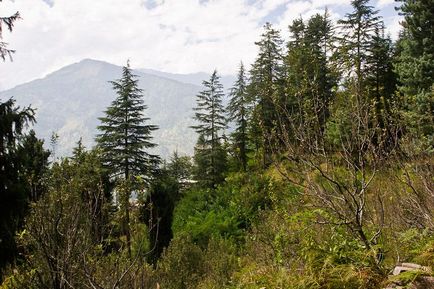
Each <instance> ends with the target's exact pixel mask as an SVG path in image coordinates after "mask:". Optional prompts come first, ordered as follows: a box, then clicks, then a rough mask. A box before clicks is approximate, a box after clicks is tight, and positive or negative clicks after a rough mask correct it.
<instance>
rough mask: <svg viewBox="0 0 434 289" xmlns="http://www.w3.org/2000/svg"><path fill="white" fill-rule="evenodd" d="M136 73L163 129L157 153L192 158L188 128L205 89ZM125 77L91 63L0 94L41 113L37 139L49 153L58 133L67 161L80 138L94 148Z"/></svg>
mask: <svg viewBox="0 0 434 289" xmlns="http://www.w3.org/2000/svg"><path fill="white" fill-rule="evenodd" d="M134 72H135V74H136V75H138V77H139V87H140V88H142V89H143V90H144V95H145V96H144V101H145V104H147V105H148V109H147V111H146V114H147V116H148V117H150V118H151V120H150V122H149V123H152V124H156V125H158V126H159V129H158V130H157V131H155V132H154V134H153V135H154V141H155V142H156V143H157V144H158V148H157V149H156V152H157V153H159V154H160V155H162V156H163V157H168V156H169V155H170V154H171V153H172V152H173V151H175V150H178V152H180V153H183V154H192V153H193V147H194V144H195V142H196V138H197V136H196V134H195V132H194V131H193V130H192V129H191V128H189V127H190V126H191V125H192V124H193V120H192V116H193V110H192V108H193V107H194V105H195V99H196V98H195V97H196V94H197V93H198V92H199V91H200V90H201V87H199V86H197V85H194V84H190V83H188V82H190V81H185V82H181V81H176V80H175V79H176V78H177V77H175V76H176V75H175V74H167V73H160V74H158V73H157V72H156V71H154V73H146V72H143V71H140V70H135V71H134ZM157 74H158V75H157ZM120 76H121V67H120V66H116V65H112V64H109V63H106V62H102V61H95V60H90V59H86V60H83V61H81V62H79V63H75V64H71V65H68V66H66V67H64V68H62V69H60V70H58V71H55V72H53V73H51V74H49V75H47V76H46V77H44V78H42V79H38V80H34V81H31V82H29V83H25V84H22V85H19V86H17V87H15V88H12V89H10V90H6V91H3V92H0V99H2V100H5V99H8V98H10V97H14V98H15V99H16V100H17V104H18V105H21V106H27V105H32V107H34V108H36V109H37V111H36V120H37V124H36V125H35V127H34V129H35V131H36V133H37V135H38V136H39V137H42V138H44V139H45V143H46V144H47V147H48V146H49V139H50V136H51V134H52V132H56V133H57V134H58V135H59V141H58V147H57V148H56V154H57V155H58V156H66V155H70V153H71V151H72V148H73V147H74V146H75V145H76V142H77V141H78V140H79V139H80V137H81V138H82V139H83V144H84V145H86V146H87V147H91V146H93V144H94V137H95V135H96V133H97V130H96V127H97V125H98V124H99V120H98V117H101V116H103V111H104V110H105V108H106V107H107V106H108V105H109V104H110V103H111V101H112V100H113V99H114V98H115V94H114V92H113V90H112V87H111V84H110V83H109V82H108V81H110V80H116V79H119V78H120ZM169 76H170V77H169ZM183 77H184V76H180V77H179V80H181V79H182V78H183ZM186 82H187V83H186Z"/></svg>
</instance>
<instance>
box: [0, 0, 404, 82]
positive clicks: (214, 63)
mask: <svg viewBox="0 0 434 289" xmlns="http://www.w3.org/2000/svg"><path fill="white" fill-rule="evenodd" d="M371 5H372V6H374V7H375V8H376V9H378V10H379V11H380V15H382V16H383V17H384V22H385V24H386V26H387V29H388V33H390V35H391V37H392V38H396V37H397V34H398V31H399V29H400V26H399V20H400V17H399V16H398V13H397V12H396V11H395V9H394V7H395V6H396V3H395V2H394V0H372V1H371ZM325 7H327V9H328V11H329V13H330V14H331V17H332V18H333V19H335V20H336V19H339V18H341V17H343V16H344V15H345V13H348V12H350V11H351V6H350V0H320V1H318V0H14V1H12V0H3V1H2V2H0V17H1V16H9V15H11V14H13V13H14V12H16V11H19V12H20V14H21V17H22V19H21V20H19V21H18V22H16V25H15V28H14V30H13V32H12V33H9V32H7V31H5V30H3V41H5V42H7V43H9V48H10V49H14V50H16V53H15V54H14V56H13V61H12V62H11V61H8V60H7V61H6V62H1V60H0V90H4V89H8V88H11V87H14V86H16V85H18V84H21V83H24V82H28V81H31V80H33V79H36V78H41V77H43V76H45V75H47V74H48V73H50V72H53V71H55V70H57V69H60V68H61V67H63V66H66V65H68V64H71V63H75V62H79V61H80V60H82V59H85V58H91V59H97V60H103V61H107V62H110V63H113V64H117V65H124V64H125V63H126V61H127V59H130V63H131V66H132V67H133V68H151V69H156V70H160V71H166V72H172V73H195V72H211V71H212V70H214V69H217V70H218V71H219V72H220V73H221V74H235V73H236V70H237V68H238V66H239V63H240V61H243V62H244V63H245V64H247V65H249V64H251V63H252V62H253V61H254V59H255V57H256V53H257V48H256V46H255V44H254V43H255V41H258V40H259V38H260V35H261V32H262V26H263V24H264V23H265V22H271V23H272V24H273V26H274V27H275V28H277V29H279V30H280V31H281V33H282V36H283V38H284V39H287V38H288V37H289V33H288V28H287V27H288V25H289V24H290V23H291V22H292V20H293V19H295V18H298V17H300V16H301V17H303V19H307V18H308V17H309V16H311V15H314V14H315V13H323V12H324V9H325Z"/></svg>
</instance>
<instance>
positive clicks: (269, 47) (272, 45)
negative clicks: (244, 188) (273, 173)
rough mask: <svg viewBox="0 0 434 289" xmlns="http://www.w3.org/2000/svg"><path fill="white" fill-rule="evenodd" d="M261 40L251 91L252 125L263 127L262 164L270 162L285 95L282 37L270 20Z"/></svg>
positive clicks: (261, 133) (253, 71) (253, 69)
mask: <svg viewBox="0 0 434 289" xmlns="http://www.w3.org/2000/svg"><path fill="white" fill-rule="evenodd" d="M264 30H265V31H264V33H263V34H262V36H261V40H260V41H258V42H256V43H255V44H256V45H257V46H258V48H259V54H258V57H257V58H256V60H255V62H254V64H253V66H252V69H251V71H250V75H251V77H250V85H249V91H250V92H249V93H250V95H251V97H252V98H253V100H254V101H255V102H256V106H255V108H254V110H255V111H254V112H253V115H254V116H255V118H253V119H252V121H253V123H252V126H253V127H255V128H259V129H260V137H261V140H260V141H259V142H258V141H257V143H260V145H261V148H262V150H263V152H262V163H263V166H268V165H269V164H270V163H271V153H272V148H271V143H272V142H273V135H274V134H275V132H276V131H275V130H276V126H277V116H276V106H279V105H281V103H282V102H284V101H285V100H282V95H283V92H282V91H283V80H284V76H283V65H282V64H283V56H282V43H283V41H282V39H281V37H280V33H279V31H278V30H275V29H274V28H273V27H272V26H271V24H270V23H266V24H265V25H264Z"/></svg>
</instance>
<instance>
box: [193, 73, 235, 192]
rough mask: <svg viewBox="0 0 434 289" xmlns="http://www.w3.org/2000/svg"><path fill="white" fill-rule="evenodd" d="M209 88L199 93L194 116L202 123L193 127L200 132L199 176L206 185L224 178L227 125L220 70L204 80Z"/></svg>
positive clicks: (197, 159) (196, 154)
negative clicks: (224, 140) (223, 143)
mask: <svg viewBox="0 0 434 289" xmlns="http://www.w3.org/2000/svg"><path fill="white" fill-rule="evenodd" d="M203 86H204V87H205V89H204V90H203V91H201V92H199V94H198V95H197V101H196V104H197V107H195V108H194V110H195V111H196V113H195V117H194V119H195V120H197V121H198V122H199V123H198V124H197V125H194V126H192V128H193V129H194V130H195V131H196V132H197V133H198V134H199V138H198V141H197V144H196V147H195V153H194V155H195V157H194V160H195V164H196V171H195V178H196V180H197V181H199V182H200V183H201V184H202V185H203V186H204V187H210V188H214V187H215V186H216V185H218V184H219V183H221V182H222V181H223V180H224V173H225V171H226V165H227V164H226V151H225V150H224V149H223V146H222V140H223V131H224V129H225V128H226V119H225V115H224V114H225V110H224V107H223V104H222V98H223V96H224V94H223V85H222V84H221V83H220V76H218V74H217V71H216V70H214V72H213V73H212V74H211V77H210V80H209V81H206V80H205V81H203Z"/></svg>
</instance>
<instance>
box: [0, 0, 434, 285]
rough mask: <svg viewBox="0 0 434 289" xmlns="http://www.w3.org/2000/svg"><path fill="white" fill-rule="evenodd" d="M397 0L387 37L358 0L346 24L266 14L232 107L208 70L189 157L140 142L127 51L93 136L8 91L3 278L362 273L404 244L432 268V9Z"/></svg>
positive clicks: (275, 277)
mask: <svg viewBox="0 0 434 289" xmlns="http://www.w3.org/2000/svg"><path fill="white" fill-rule="evenodd" d="M400 2H401V8H400V9H401V12H402V13H403V14H404V16H405V22H404V23H403V30H402V33H401V36H400V38H399V40H398V41H397V42H395V43H393V42H392V41H391V40H390V39H389V38H388V37H386V36H384V24H383V22H382V20H381V17H380V16H378V14H377V13H376V12H375V11H374V10H373V9H372V7H370V6H369V3H368V1H367V0H354V1H352V5H353V12H351V13H349V14H347V15H346V16H345V18H343V19H342V20H340V21H339V22H338V24H337V25H338V27H339V29H340V32H339V33H338V32H337V26H336V25H334V24H333V23H332V22H331V21H330V20H329V17H328V15H327V11H326V12H325V13H324V15H320V14H317V15H314V16H312V17H311V18H310V19H308V20H307V21H306V20H303V19H297V20H295V21H294V22H293V23H292V24H291V25H290V26H289V29H290V32H291V38H290V39H289V40H288V41H286V42H284V41H283V40H282V39H281V38H280V35H279V32H278V31H277V30H275V29H273V27H272V26H271V25H270V24H266V25H265V27H264V33H263V35H262V37H261V39H260V41H258V42H257V43H256V44H257V45H258V48H259V54H258V57H257V59H256V61H255V63H254V64H253V66H252V67H251V69H250V70H249V71H246V69H245V68H244V66H243V65H242V64H241V66H240V71H239V74H238V79H237V81H236V83H235V84H234V87H233V88H232V89H231V90H230V93H229V98H230V99H229V106H228V108H227V109H225V107H224V106H223V101H222V98H223V97H224V90H223V87H222V86H221V84H220V82H219V76H218V74H217V72H216V71H215V72H214V73H213V74H212V75H211V77H210V80H209V81H204V90H203V91H202V92H201V93H200V94H199V95H198V96H197V98H198V101H197V107H196V108H195V112H196V115H195V119H196V120H197V125H195V126H194V127H193V129H195V130H196V132H197V133H198V141H197V145H196V148H195V155H194V157H193V159H190V158H189V157H186V156H179V155H178V154H177V153H176V152H175V153H174V154H173V156H172V158H171V159H170V160H168V161H162V160H160V159H159V158H158V156H155V155H152V154H151V153H150V152H149V149H150V148H152V147H153V146H155V144H154V143H153V142H152V131H154V130H155V129H157V127H156V126H154V125H151V124H149V122H150V119H149V118H148V117H147V116H146V105H145V104H144V102H143V98H142V91H141V90H139V89H138V88H137V82H138V81H139V80H138V79H137V78H136V77H135V76H134V75H133V74H132V73H131V70H130V68H129V66H128V65H127V66H126V67H124V70H123V74H122V76H121V78H120V79H119V80H116V81H113V82H112V84H113V88H114V90H115V91H116V93H117V98H116V99H115V100H114V101H113V103H112V105H111V106H110V107H108V108H107V110H106V111H105V112H104V116H103V117H101V118H100V120H101V126H99V130H100V132H101V133H100V135H99V136H98V137H97V145H96V147H95V148H92V149H86V148H84V147H83V146H82V144H81V142H80V141H78V143H77V146H76V149H75V150H74V152H73V154H72V156H71V157H69V158H62V159H60V160H59V159H56V158H54V157H53V155H54V151H55V146H56V138H55V137H53V141H52V150H51V151H48V150H46V149H44V147H43V142H42V141H41V140H39V139H38V138H37V137H36V136H35V134H34V132H32V131H30V132H29V133H26V130H25V129H24V128H25V127H26V125H29V124H31V123H33V122H34V121H35V116H34V111H33V110H32V109H31V108H19V107H17V106H16V105H15V102H14V100H13V99H10V100H8V101H5V102H1V103H0V119H1V122H0V124H1V126H0V168H1V169H0V189H1V192H0V228H1V230H0V234H1V235H0V270H1V271H0V272H1V274H0V280H1V282H2V284H1V287H0V288H5V289H6V288H155V287H156V286H157V284H159V285H158V286H160V288H174V289H175V288H176V289H178V288H181V289H183V288H185V289H187V288H203V289H205V288H234V289H235V288H300V289H301V288H321V289H322V288H336V289H337V288H368V289H369V288H383V287H386V286H387V284H389V283H390V282H393V281H396V280H394V279H389V278H388V275H389V273H390V270H391V269H392V268H393V267H394V266H395V264H396V263H399V262H415V263H418V264H421V265H424V266H426V267H428V268H431V270H432V269H434V234H433V230H434V219H433V217H434V216H433V212H434V192H433V188H434V177H433V176H434V156H433V145H434V143H433V132H434V131H433V129H434V126H433V123H434V122H433V115H434V103H433V97H434V93H433V91H434V86H433V79H432V78H433V75H434V74H433V73H432V71H433V68H434V62H433V61H434V60H433V55H432V51H434V47H433V46H434V39H433V31H434V30H433V29H432V19H434V15H432V9H431V6H432V3H431V4H430V3H428V2H429V1H400ZM4 19H5V20H4ZM4 19H3V18H2V19H1V20H0V21H3V22H4V23H5V25H6V27H8V28H9V29H12V28H13V22H14V21H16V20H17V19H18V17H17V15H14V16H12V17H11V18H4ZM3 22H2V23H3ZM284 43H285V44H286V47H285V48H284V47H283V45H284ZM0 44H1V46H0V52H1V54H0V56H1V57H2V58H5V56H8V55H11V53H13V51H12V50H7V47H6V44H4V43H0ZM228 119H229V120H230V121H231V126H232V127H233V128H234V129H233V130H232V132H231V133H230V134H229V135H226V134H225V131H226V128H227V120H228ZM50 155H51V159H50ZM429 274H431V273H430V272H411V273H406V274H404V275H401V276H399V277H395V279H396V278H399V279H400V280H399V281H400V282H402V283H403V284H409V283H411V282H413V281H414V280H417V279H418V278H421V277H422V276H425V275H429Z"/></svg>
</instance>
